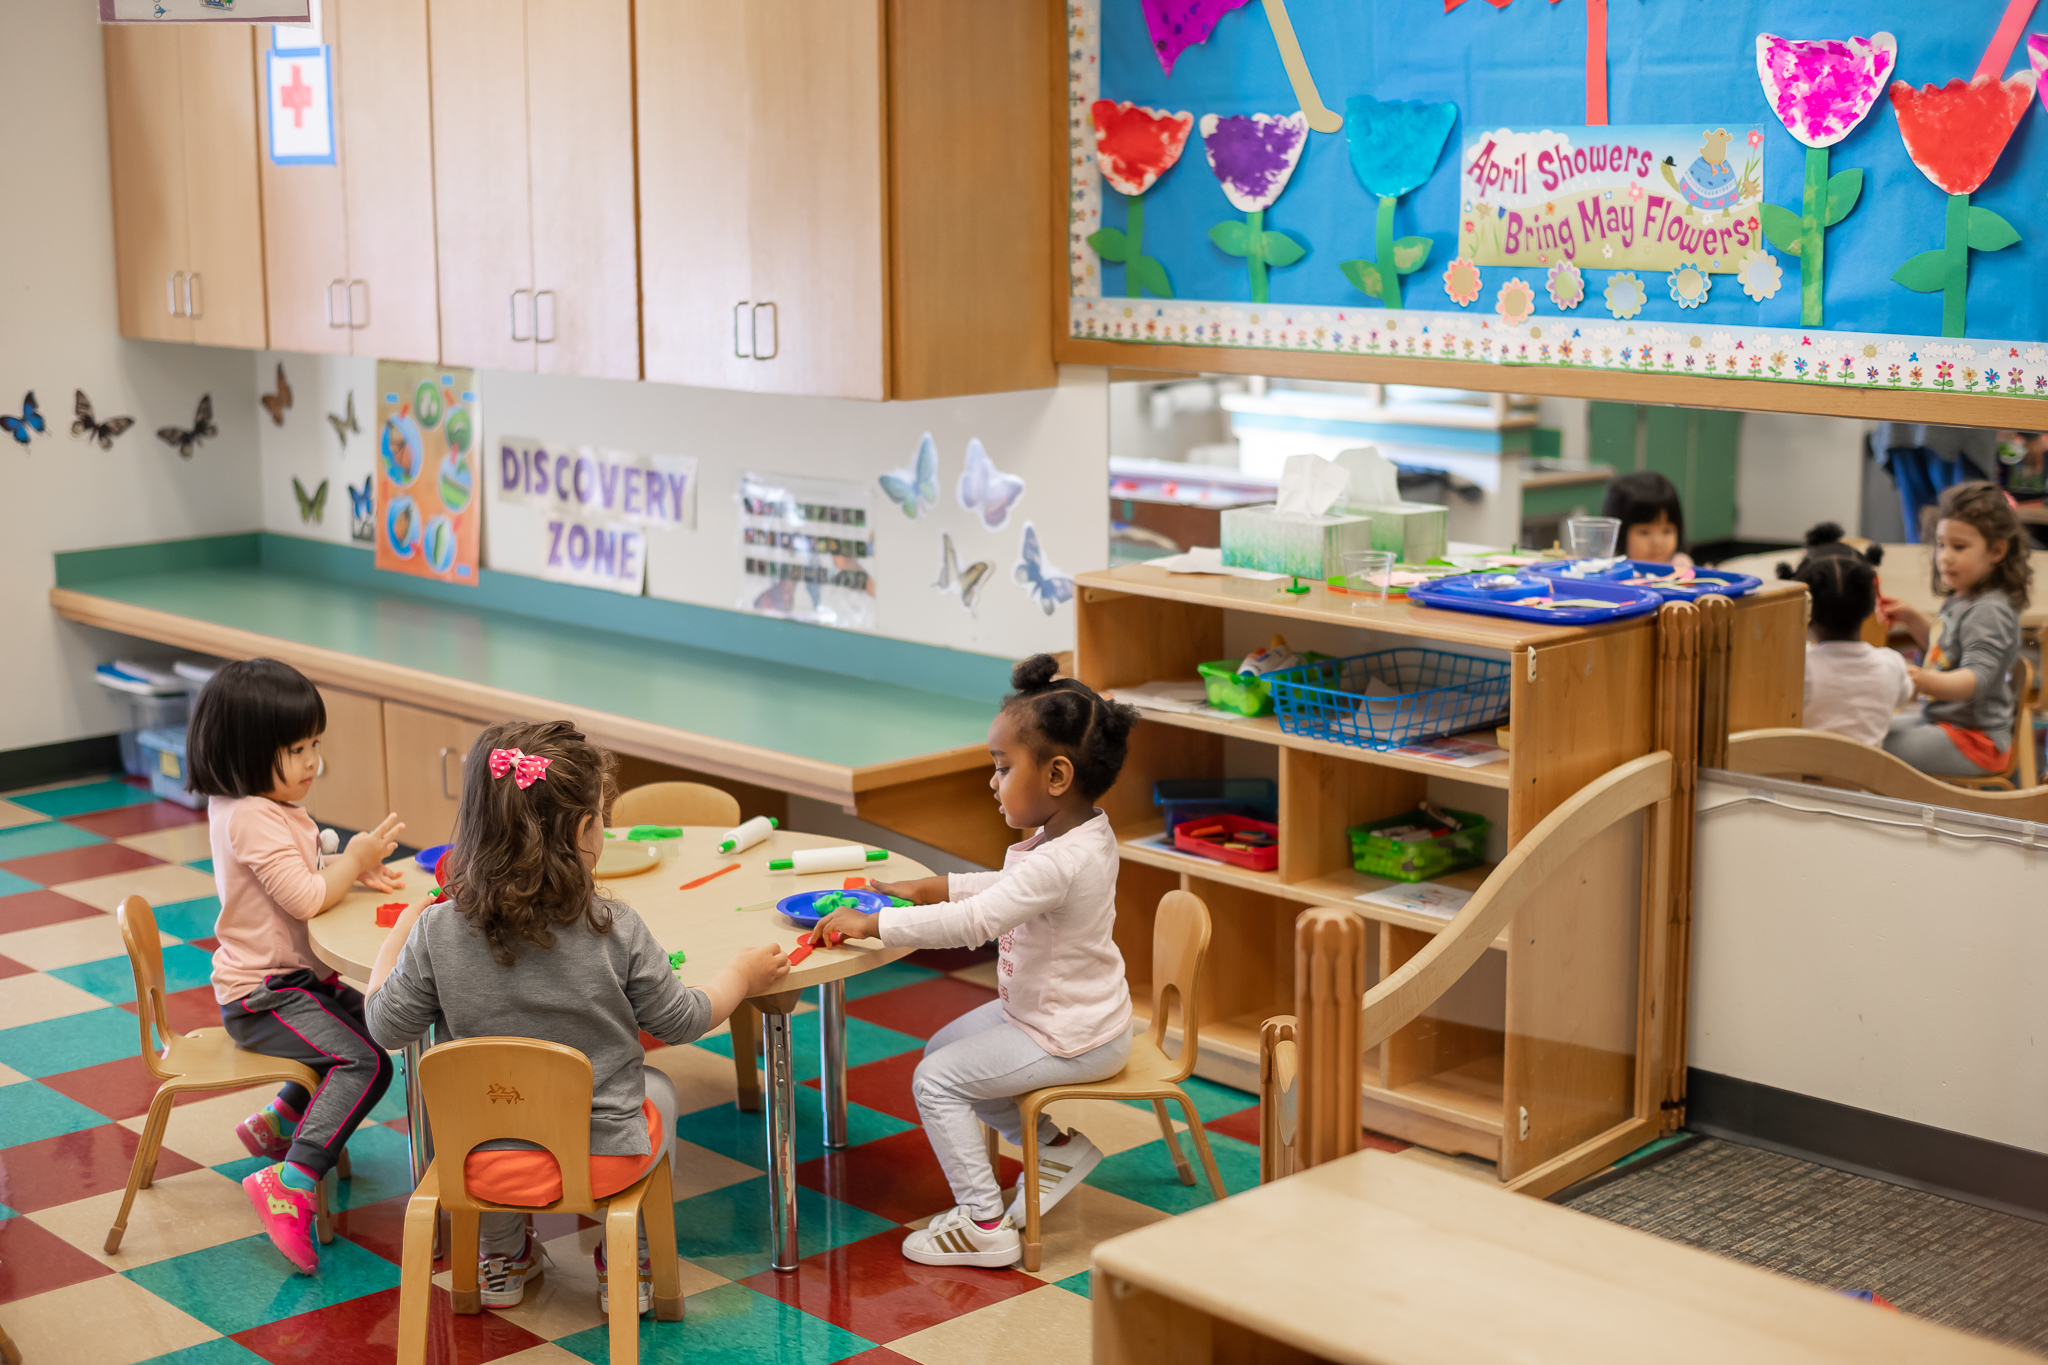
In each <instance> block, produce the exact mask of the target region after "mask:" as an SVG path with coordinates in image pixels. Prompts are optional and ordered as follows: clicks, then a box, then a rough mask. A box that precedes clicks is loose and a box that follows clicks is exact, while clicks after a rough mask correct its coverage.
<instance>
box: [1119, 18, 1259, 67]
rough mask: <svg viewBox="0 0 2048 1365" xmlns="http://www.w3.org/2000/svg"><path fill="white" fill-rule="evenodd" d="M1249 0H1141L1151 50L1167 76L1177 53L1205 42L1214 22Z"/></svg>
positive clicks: (1178, 58) (1212, 29)
mask: <svg viewBox="0 0 2048 1365" xmlns="http://www.w3.org/2000/svg"><path fill="white" fill-rule="evenodd" d="M1250 2H1251V0H1142V7H1143V9H1144V11H1145V27H1146V29H1147V30H1148V31H1149V32H1150V33H1151V35H1152V51H1153V53H1154V55H1156V56H1157V57H1158V58H1159V65H1160V68H1161V69H1162V70H1164V71H1165V72H1166V74H1167V75H1169V76H1171V75H1172V74H1173V64H1174V63H1175V62H1177V61H1179V60H1180V54H1181V53H1183V52H1185V51H1187V50H1188V49H1189V48H1191V47H1193V46H1194V45H1195V44H1196V43H1206V42H1208V41H1209V35H1210V34H1211V33H1213V32H1215V30H1216V22H1217V20H1219V19H1221V18H1222V17H1223V16H1224V15H1226V14H1228V13H1230V11H1232V10H1234V9H1241V8H1243V7H1244V6H1245V5H1247V4H1249V3H1250Z"/></svg>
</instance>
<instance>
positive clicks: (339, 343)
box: [256, 0, 424, 822]
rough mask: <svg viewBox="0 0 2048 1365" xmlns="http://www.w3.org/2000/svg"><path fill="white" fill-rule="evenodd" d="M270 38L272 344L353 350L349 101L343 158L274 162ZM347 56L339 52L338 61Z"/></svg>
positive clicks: (265, 36)
mask: <svg viewBox="0 0 2048 1365" xmlns="http://www.w3.org/2000/svg"><path fill="white" fill-rule="evenodd" d="M321 18H322V24H321V33H320V41H321V42H323V43H326V44H328V45H330V46H332V45H333V44H334V41H335V29H336V28H337V27H338V21H337V19H336V17H335V13H334V5H333V3H332V2H331V0H330V3H328V4H327V5H325V6H323V7H322V11H321ZM270 41H271V39H270V31H269V29H267V28H264V29H259V30H258V34H257V53H256V60H257V67H256V74H257V79H258V82H259V85H258V91H259V94H261V95H262V96H263V97H262V98H260V99H258V101H257V109H258V122H257V130H256V131H257V135H258V137H259V139H260V141H259V142H258V144H257V154H256V155H257V164H258V175H259V181H260V183H261V185H262V189H263V278H264V283H265V288H266V293H267V295H268V299H267V305H268V309H269V316H270V344H271V345H272V346H275V347H276V348H277V349H278V350H280V351H306V352H311V353H313V354H316V355H347V354H348V340H349V334H348V300H347V298H346V297H345V295H344V292H343V291H344V290H345V289H346V288H347V282H348V273H349V271H348V264H349V263H348V217H347V206H346V204H345V203H344V201H343V198H342V179H341V177H342V165H343V164H344V163H345V162H346V161H347V159H348V156H349V149H348V141H347V139H346V138H344V137H343V136H342V135H341V122H342V120H341V113H342V110H343V108H344V107H345V106H343V105H342V103H341V100H340V97H339V95H338V94H336V95H335V121H334V122H335V145H334V152H335V164H333V165H330V166H280V165H278V164H277V163H276V162H274V161H272V160H271V159H270V99H269V97H268V94H267V92H265V91H263V89H262V85H261V82H262V81H263V79H264V75H265V68H266V66H267V64H268V62H269V60H270V58H269V54H268V52H267V51H266V49H268V48H269V46H270ZM422 41H424V39H422ZM342 61H343V58H342V56H341V54H340V52H339V51H338V50H337V51H336V52H335V54H334V64H335V66H336V67H339V66H340V65H341V63H342ZM287 69H289V68H287ZM331 93H332V92H331ZM300 112H301V113H303V112H304V111H303V110H301V111H300ZM335 818H336V820H337V822H339V821H340V817H339V816H337V817H335Z"/></svg>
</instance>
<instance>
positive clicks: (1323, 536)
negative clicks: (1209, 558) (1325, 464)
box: [1223, 503, 1444, 579]
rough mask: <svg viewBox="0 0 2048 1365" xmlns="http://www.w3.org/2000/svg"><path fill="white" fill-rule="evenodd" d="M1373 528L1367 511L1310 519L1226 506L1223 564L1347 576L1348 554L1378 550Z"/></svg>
mask: <svg viewBox="0 0 2048 1365" xmlns="http://www.w3.org/2000/svg"><path fill="white" fill-rule="evenodd" d="M1436 510H1437V511H1438V512H1442V511H1443V510H1444V509H1443V508H1441V507H1439V508H1437V509H1436ZM1373 529H1374V525H1373V520H1372V517H1371V516H1370V515H1369V514H1365V513H1359V514H1357V515H1353V514H1351V513H1348V512H1332V513H1327V514H1325V515H1322V516H1307V515H1303V514H1300V513H1295V512H1286V513H1283V512H1281V511H1280V510H1279V508H1278V506H1277V505H1276V504H1273V503H1262V504H1260V505H1259V506H1257V507H1226V508H1224V509H1223V562H1224V563H1225V564H1226V565H1228V566H1229V567H1231V568H1233V569H1261V570H1264V571H1265V572H1266V573H1284V574H1294V575H1296V576H1298V577H1301V578H1319V579H1320V578H1328V577H1330V576H1331V575H1332V574H1340V573H1343V572H1344V555H1345V553H1346V552H1347V551H1350V550H1370V549H1372V548H1374V547H1373Z"/></svg>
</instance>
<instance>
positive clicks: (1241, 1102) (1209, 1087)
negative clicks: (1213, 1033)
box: [1124, 1076, 1259, 1123]
mask: <svg viewBox="0 0 2048 1365" xmlns="http://www.w3.org/2000/svg"><path fill="white" fill-rule="evenodd" d="M1180 1088H1181V1089H1182V1090H1185V1091H1187V1094H1188V1098H1189V1099H1191V1100H1193V1101H1194V1102H1195V1112H1196V1113H1198V1114H1200V1115H1201V1116H1202V1122H1204V1123H1214V1122H1215V1121H1216V1120H1217V1119H1220V1118H1222V1117H1223V1116H1224V1115H1226V1114H1235V1113H1237V1112H1238V1111H1239V1110H1243V1109H1256V1108H1258V1104H1259V1097H1258V1096H1257V1095H1254V1094H1252V1093H1251V1092H1250V1091H1249V1090H1234V1089H1232V1088H1231V1087H1230V1086H1227V1085H1218V1084H1216V1082H1214V1081H1205V1080H1203V1079H1202V1078H1201V1077H1200V1076H1190V1077H1188V1078H1187V1079H1186V1080H1184V1081H1182V1082H1181V1083H1180ZM1124 1103H1125V1104H1128V1105H1130V1106H1131V1107H1132V1108H1134V1109H1144V1110H1147V1111H1149V1110H1150V1109H1151V1108H1152V1101H1150V1100H1125V1101H1124ZM1166 1107H1167V1109H1169V1110H1170V1111H1171V1112H1172V1114H1173V1116H1174V1117H1175V1118H1177V1119H1184V1118H1185V1115H1183V1114H1182V1113H1181V1112H1180V1106H1179V1105H1178V1104H1175V1103H1174V1102H1173V1101H1172V1100H1168V1101H1167V1102H1166Z"/></svg>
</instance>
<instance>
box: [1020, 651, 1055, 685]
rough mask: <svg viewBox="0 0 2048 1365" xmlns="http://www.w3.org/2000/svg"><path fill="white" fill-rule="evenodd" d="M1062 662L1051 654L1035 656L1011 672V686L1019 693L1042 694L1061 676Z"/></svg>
mask: <svg viewBox="0 0 2048 1365" xmlns="http://www.w3.org/2000/svg"><path fill="white" fill-rule="evenodd" d="M1059 671H1060V661H1059V660H1058V659H1055V658H1053V657H1052V655H1050V654H1034V655H1032V656H1031V657H1030V658H1028V659H1025V660H1023V661H1022V662H1020V663H1019V664H1018V665H1017V666H1016V667H1015V668H1012V669H1011V670H1010V686H1011V687H1012V688H1013V689H1015V690H1016V691H1018V692H1042V691H1044V690H1045V689H1046V688H1048V687H1050V686H1052V680H1053V679H1054V678H1055V677H1057V676H1059Z"/></svg>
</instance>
